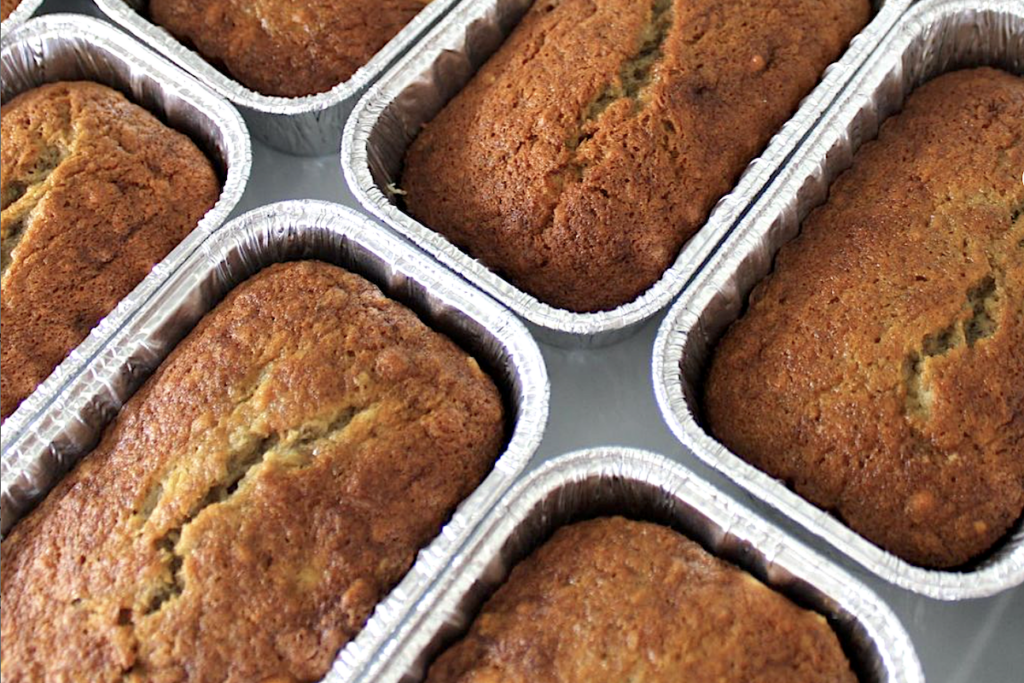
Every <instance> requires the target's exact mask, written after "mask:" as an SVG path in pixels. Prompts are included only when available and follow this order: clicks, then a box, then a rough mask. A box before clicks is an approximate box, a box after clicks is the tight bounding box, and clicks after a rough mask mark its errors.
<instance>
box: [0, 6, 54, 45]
mask: <svg viewBox="0 0 1024 683" xmlns="http://www.w3.org/2000/svg"><path fill="white" fill-rule="evenodd" d="M42 4H43V0H21V2H20V3H18V6H17V7H15V8H14V11H13V12H11V13H10V15H8V17H7V18H6V19H4V21H3V23H2V24H0V33H3V35H5V36H6V35H7V32H8V31H13V30H14V29H15V28H16V27H17V26H19V25H20V24H22V23H24V22H26V21H28V18H29V17H31V16H32V15H33V14H35V13H36V10H38V9H39V6H40V5H42Z"/></svg>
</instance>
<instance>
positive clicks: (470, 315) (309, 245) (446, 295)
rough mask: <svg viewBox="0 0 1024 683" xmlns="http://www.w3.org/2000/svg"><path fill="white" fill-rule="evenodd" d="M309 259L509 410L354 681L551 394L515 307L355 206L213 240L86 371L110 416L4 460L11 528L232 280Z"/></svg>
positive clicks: (341, 673)
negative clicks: (457, 362) (425, 331)
mask: <svg viewBox="0 0 1024 683" xmlns="http://www.w3.org/2000/svg"><path fill="white" fill-rule="evenodd" d="M311 258H313V259H322V260H325V261H330V262H332V263H336V264H338V265H340V266H342V267H344V268H347V269H349V270H351V271H352V272H355V273H358V274H360V275H362V276H363V277H366V278H367V279H369V280H370V281H372V282H374V284H376V285H377V286H379V287H380V288H381V289H382V290H383V291H384V293H385V294H386V295H388V296H389V297H392V298H394V299H396V300H398V301H400V302H402V303H403V304H405V305H406V306H409V307H410V308H411V309H413V310H414V311H415V312H416V313H417V314H418V315H419V316H420V317H421V318H422V319H423V320H424V321H425V322H426V323H427V324H429V325H430V326H431V327H433V328H434V329H437V330H439V331H441V332H444V333H445V334H447V335H448V336H449V337H451V338H452V339H454V340H455V341H457V342H458V343H459V344H460V345H461V346H462V347H463V348H465V349H466V350H467V351H468V352H470V353H472V354H473V355H474V356H475V357H476V358H477V359H478V360H479V361H480V363H481V366H482V367H483V368H484V369H485V370H487V371H489V372H490V373H491V375H492V376H493V377H494V378H495V381H496V382H497V383H498V385H499V387H500V388H501V389H502V393H503V396H504V399H505V404H506V407H507V408H508V409H509V413H510V418H511V419H510V422H509V423H510V425H511V429H510V430H509V431H510V433H511V434H510V438H509V442H508V445H507V447H506V448H505V451H504V452H503V453H502V454H501V456H500V457H499V458H498V460H497V461H496V462H495V465H494V469H493V470H492V471H491V473H490V474H489V475H488V476H487V478H486V479H485V480H484V481H483V482H482V483H481V484H480V486H478V487H477V489H476V490H475V491H474V492H473V493H472V494H471V495H470V496H469V497H468V498H466V500H464V501H463V502H462V503H461V505H460V506H459V508H458V510H457V511H456V512H455V514H454V516H453V517H452V518H451V520H449V522H448V523H447V524H446V525H445V526H444V528H443V529H442V530H441V533H440V534H439V535H438V536H437V537H436V538H435V539H434V540H433V541H432V542H431V543H430V544H429V545H428V546H427V547H426V548H424V549H423V550H421V551H420V553H419V555H418V557H417V560H416V563H415V564H414V565H413V567H412V569H410V570H409V573H408V574H406V576H405V578H403V579H402V581H401V582H400V583H399V584H398V586H396V587H395V589H394V590H393V591H391V593H390V594H389V595H388V597H386V598H385V599H384V600H382V601H381V602H380V603H379V604H378V605H377V608H376V610H375V611H374V613H373V615H372V616H371V617H370V619H369V621H368V622H367V624H366V626H365V628H363V630H362V632H360V634H359V635H358V636H357V637H356V638H355V639H353V640H352V641H351V642H350V643H349V644H348V645H347V646H346V647H345V648H343V649H342V651H341V653H340V654H339V656H338V659H337V661H336V662H335V664H334V667H333V668H332V670H331V673H330V675H329V676H328V678H327V680H331V681H350V680H353V679H354V677H355V676H356V674H357V673H358V672H359V671H360V669H361V668H362V667H363V666H365V664H366V663H367V661H368V660H369V658H370V656H371V655H372V653H373V652H374V651H376V649H377V648H378V647H380V645H381V644H382V643H383V642H384V641H385V640H386V638H387V637H388V636H389V635H390V633H391V632H392V631H393V630H394V628H395V627H396V625H397V624H398V623H399V622H400V621H401V620H402V619H403V618H404V617H405V615H406V614H407V613H408V612H409V610H410V609H411V608H412V606H413V605H414V604H415V602H416V601H417V600H418V599H419V597H420V596H421V594H422V593H423V591H424V590H425V589H426V587H427V586H428V585H429V584H430V583H432V582H433V581H434V580H435V579H436V576H437V575H438V574H439V573H440V571H441V569H442V568H443V567H445V566H446V565H447V564H448V563H449V561H450V560H451V557H452V555H453V554H454V552H455V551H456V550H457V548H458V547H459V546H460V545H461V544H462V543H463V542H464V541H465V539H466V537H467V536H468V534H469V532H470V530H471V529H472V528H473V527H474V526H475V524H476V523H477V522H478V521H479V518H481V517H482V516H483V514H484V512H485V511H486V510H488V509H490V508H491V507H492V505H493V504H494V502H495V501H496V500H497V499H498V497H499V496H500V495H501V494H502V493H503V492H504V490H505V489H506V488H508V487H509V486H510V485H511V483H512V481H513V480H514V479H515V478H516V476H518V474H519V473H520V472H522V470H523V469H524V468H525V466H526V464H527V462H528V461H529V460H530V458H531V456H532V455H533V453H534V451H535V450H536V448H537V445H538V444H539V443H540V440H541V436H542V434H543V432H544V426H545V424H546V423H547V414H548V396H549V386H548V378H547V371H546V369H545V366H544V361H543V359H542V357H541V354H540V349H539V348H538V347H537V344H536V343H535V342H534V341H533V339H531V338H530V335H529V333H528V332H527V331H526V328H525V327H524V326H523V324H522V323H520V322H519V321H518V320H517V319H516V318H515V316H513V315H512V314H511V313H510V312H509V311H507V310H506V309H505V308H503V307H501V306H499V305H498V304H497V303H496V302H494V301H493V300H491V299H490V298H489V297H486V296H484V295H482V294H480V293H479V292H477V291H476V290H474V289H473V288H471V287H470V286H468V285H467V284H466V283H465V282H463V281H462V280H460V279H459V278H458V277H456V276H455V275H454V274H452V273H451V272H449V271H448V270H447V269H445V268H443V267H442V266H440V265H438V264H437V263H435V262H433V261H432V260H430V259H429V258H427V257H426V256H425V255H423V254H421V253H419V252H417V251H416V250H415V249H413V248H412V247H410V246H408V245H406V244H405V243H403V242H401V241H400V240H399V239H398V238H396V237H393V236H391V235H389V234H387V233H386V232H385V231H382V230H381V229H380V227H379V226H377V225H375V224H374V223H373V222H372V221H370V220H369V219H368V218H366V217H364V216H363V215H361V214H359V213H357V212H355V211H353V210H351V209H347V208H345V207H342V206H339V205H337V204H331V203H328V202H318V201H293V202H284V203H281V204H273V205H270V206H266V207H263V208H260V209H256V210H255V211H251V212H249V213H247V214H245V215H244V216H241V217H240V218H237V219H235V220H234V221H232V222H231V223H230V224H228V225H227V226H225V227H224V228H223V229H221V230H219V231H218V232H217V233H216V234H214V235H213V236H212V237H211V238H210V239H208V240H207V241H206V242H204V243H203V245H202V246H201V247H200V248H199V249H198V250H196V251H195V252H194V253H193V254H192V255H191V256H190V257H189V259H188V261H186V263H184V264H183V266H182V268H180V269H179V270H178V271H177V272H176V273H175V274H174V275H173V276H172V278H171V279H170V280H169V281H168V282H167V283H166V284H165V285H164V286H163V287H161V289H160V291H159V292H157V294H156V295H155V296H154V297H153V298H152V299H151V300H150V301H148V302H147V303H146V305H145V306H144V307H143V309H142V310H141V311H140V312H139V314H138V315H137V316H135V317H134V318H133V319H132V320H131V322H130V323H129V324H128V325H127V326H125V327H124V328H123V329H122V330H120V331H119V333H118V335H117V336H116V337H115V338H114V339H113V340H112V341H111V343H110V344H108V345H107V346H106V347H105V348H104V349H103V350H102V352H101V353H100V354H99V355H98V356H97V357H96V358H95V359H94V360H93V362H92V363H91V364H90V365H89V367H88V368H87V369H86V371H85V372H83V373H82V374H81V375H80V376H79V377H77V378H76V380H75V383H74V385H73V390H74V391H75V392H78V393H81V394H85V395H88V396H90V397H91V402H93V403H102V404H104V405H106V406H108V409H107V410H105V411H103V413H102V419H97V416H96V415H80V416H67V417H66V418H65V420H64V430H63V431H62V432H60V433H59V434H57V435H56V436H55V437H54V438H53V440H51V441H49V442H44V441H42V440H41V439H38V438H36V439H30V440H27V441H26V442H25V443H24V444H23V445H22V448H21V449H20V450H18V451H16V452H15V453H12V454H10V455H11V457H10V458H9V459H8V458H5V459H4V462H3V488H2V497H0V512H2V529H3V531H4V532H5V533H6V531H7V529H8V528H9V527H10V526H11V525H12V524H14V523H15V522H16V521H17V520H18V519H19V518H20V517H21V516H22V515H23V514H24V513H25V512H26V511H27V510H28V509H29V508H30V507H31V506H32V505H33V504H34V503H35V502H36V501H38V500H39V499H41V498H42V496H43V495H45V493H46V491H48V490H49V488H50V487H51V486H53V484H54V483H56V481H57V480H58V479H59V478H60V477H61V476H62V474H63V472H64V471H66V469H67V468H68V467H70V466H71V465H72V464H73V463H74V462H75V461H77V459H78V458H79V457H81V456H82V455H83V454H85V453H87V452H88V451H89V450H90V449H91V448H92V447H93V446H94V445H95V443H96V442H97V441H98V439H99V437H100V435H101V433H102V431H103V429H104V428H105V427H106V425H107V424H108V423H109V422H110V421H111V420H112V419H113V417H114V416H115V415H116V413H117V410H118V409H119V408H120V406H121V405H122V404H123V403H124V402H125V401H126V400H127V399H128V398H129V397H130V396H131V395H132V393H134V391H135V390H136V389H137V388H138V386H139V385H140V384H141V383H142V382H143V381H144V380H145V378H146V377H148V376H149V375H150V374H151V373H152V371H153V370H154V369H155V368H156V367H157V366H158V365H159V364H160V363H161V361H163V359H164V358H165V357H166V356H167V355H168V354H169V353H170V352H171V350H172V349H173V348H174V346H175V344H177V342H178V341H179V340H180V339H181V338H182V337H183V336H185V335H186V334H187V333H188V332H189V331H190V330H191V329H192V328H193V327H194V326H195V324H196V323H197V322H198V320H199V319H200V318H201V317H202V316H203V315H204V314H206V313H207V312H208V311H210V310H211V309H212V308H213V307H214V306H215V305H216V304H217V303H218V302H219V301H220V300H221V299H222V298H223V297H224V295H225V294H226V293H227V292H228V291H229V290H230V289H231V288H233V287H234V286H235V285H237V284H238V283H239V282H241V281H242V280H244V279H246V278H247V277H249V276H251V275H253V274H254V273H256V272H257V271H259V270H260V269H262V268H264V267H266V266H268V265H270V264H272V263H276V262H280V261H287V260H293V259H311Z"/></svg>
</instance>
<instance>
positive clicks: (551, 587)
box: [427, 517, 856, 683]
mask: <svg viewBox="0 0 1024 683" xmlns="http://www.w3.org/2000/svg"><path fill="white" fill-rule="evenodd" d="M684 680H685V681H719V682H720V683H731V682H735V683H740V682H743V683H746V682H747V681H760V682H761V683H773V682H778V683H791V682H792V681H801V682H802V683H814V682H815V681H821V682H822V683H825V682H827V683H853V682H855V681H856V678H855V677H854V675H853V673H852V672H851V671H850V665H849V662H848V661H847V660H846V657H845V655H844V654H843V651H842V648H841V647H840V645H839V641H838V639H837V638H836V635H835V633H833V632H832V630H831V628H829V626H828V622H826V621H825V619H824V618H822V617H821V616H820V615H818V614H815V613H814V612H809V611H807V610H804V609H801V608H799V607H797V606H796V605H795V604H793V603H792V602H790V601H789V600H787V599H786V598H785V597H783V596H781V595H779V594H778V593H775V592H773V591H771V590H769V589H768V588H766V587H765V586H764V585H763V584H761V583H760V582H758V581H757V580H756V579H754V578H753V577H751V576H750V575H749V574H747V573H746V572H743V571H741V570H739V569H737V568H736V567H734V566H732V565H730V564H727V563H725V562H723V561H721V560H719V559H717V558H715V557H713V556H711V555H710V554H708V553H707V552H706V551H705V550H704V549H703V548H701V547H700V546H699V545H697V544H696V543H694V542H693V541H691V540H689V539H687V538H685V537H684V536H681V535H680V534H678V533H676V532H674V531H672V530H671V529H668V528H667V527H663V526H660V525H658V524H650V523H646V522H634V521H629V520H626V519H623V518H621V517H607V518H600V519H595V520H591V521H587V522H581V523H578V524H572V525H570V526H567V527H563V528H561V529H559V530H558V531H557V532H556V533H555V535H554V537H553V538H552V539H551V540H550V541H548V542H547V543H545V544H544V545H543V546H541V547H540V548H539V549H538V550H537V551H535V552H534V553H533V554H532V555H531V556H530V557H528V558H527V559H525V560H524V561H522V562H521V563H519V564H518V565H517V566H516V567H515V568H514V569H513V570H512V574H511V575H510V577H509V579H508V581H507V582H506V583H505V584H504V585H503V586H502V587H501V588H499V589H498V591H497V592H496V593H495V594H494V596H493V597H492V598H491V599H490V600H488V601H487V603H486V604H485V605H484V607H483V610H482V612H481V613H480V615H479V616H477V618H476V620H475V621H474V622H473V625H472V626H471V628H470V631H469V633H468V634H467V635H466V636H465V638H463V639H462V640H461V641H460V642H458V643H457V644H455V645H454V646H453V647H451V648H450V649H449V650H447V651H446V652H444V653H443V654H442V655H441V656H440V657H439V658H438V660H437V661H436V662H435V663H434V664H433V666H431V668H430V672H429V675H428V676H427V683H498V682H501V683H535V682H538V681H559V682H560V683H621V682H622V681H635V682H636V683H662V682H664V683H676V682H677V681H684Z"/></svg>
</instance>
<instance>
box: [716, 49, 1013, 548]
mask: <svg viewBox="0 0 1024 683" xmlns="http://www.w3.org/2000/svg"><path fill="white" fill-rule="evenodd" d="M1022 172H1024V78H1021V77H1020V76H1014V75H1011V74H1009V73H1006V72H1002V71H996V70H993V69H988V68H983V69H975V70H967V71H960V72H954V73H950V74H947V75H944V76H941V77H940V78H937V79H935V80H934V81H932V82H930V83H928V84H926V85H924V86H922V87H921V88H919V89H918V90H917V91H916V92H914V93H913V94H911V96H910V97H909V98H908V100H907V102H906V107H905V109H904V111H903V113H902V114H900V115H898V116H895V117H893V118H892V119H890V120H889V121H887V122H886V123H885V124H884V126H883V127H882V130H881V133H880V135H879V137H878V140H877V141H875V142H870V143H868V144H865V145H864V146H863V147H862V148H861V149H860V151H859V152H858V153H857V155H856V157H855V159H854V163H853V168H852V169H850V170H849V171H847V172H846V173H844V174H843V175H842V176H840V177H839V179H838V180H837V181H836V182H835V183H834V184H833V186H832V190H831V196H830V197H829V200H828V202H827V203H826V204H825V205H823V206H821V207H819V208H818V209H816V210H815V211H814V212H813V213H812V214H811V215H810V216H809V217H808V218H807V220H806V221H804V224H803V229H802V234H801V236H800V237H798V238H797V239H796V240H794V241H793V242H791V243H790V244H788V245H786V246H785V247H783V248H782V250H781V251H780V252H779V256H778V259H777V261H776V267H775V271H774V273H773V274H772V275H770V276H769V277H768V278H767V279H766V280H765V281H764V282H762V283H761V284H760V285H758V287H757V288H756V289H755V290H754V292H753V294H752V295H751V300H750V308H749V311H748V312H747V313H746V315H744V316H743V317H742V318H741V319H740V320H739V321H738V322H736V323H735V324H734V325H733V326H732V328H731V329H730V330H729V331H728V333H727V334H726V336H725V338H724V339H723V340H722V341H721V343H720V344H719V346H718V348H717V351H716V352H715V356H714V360H713V363H712V365H711V370H710V375H709V378H708V381H707V383H706V411H707V417H708V422H709V425H710V428H711V431H712V432H713V433H714V434H715V435H716V436H717V437H718V438H719V439H720V440H721V441H722V442H723V443H724V444H725V445H726V446H728V447H729V448H730V450H732V451H733V452H735V453H736V454H737V455H739V456H740V457H742V458H745V459H746V460H748V461H749V462H750V463H752V464H753V465H755V466H756V467H758V468H760V469H762V470H764V471H766V472H768V473H769V474H771V475H773V476H775V477H779V478H780V479H783V480H784V481H786V482H787V483H788V484H789V485H791V486H792V487H793V488H794V489H795V490H796V492H797V493H799V494H800V495H802V496H803V497H805V498H806V499H808V500H809V501H811V502H812V503H814V504H815V505H818V506H820V507H822V508H825V509H826V510H829V511H831V512H833V513H835V514H836V515H837V516H839V517H840V518H841V519H842V520H843V521H845V522H846V523H847V524H848V525H849V526H850V527H851V528H853V529H854V530H855V531H857V532H859V533H861V534H863V535H864V536H865V537H867V538H868V539H870V540H871V541H873V542H874V543H876V544H878V545H880V546H881V547H883V548H885V549H886V550H889V551H890V552H892V553H895V554H896V555H898V556H899V557H902V558H903V559H905V560H907V561H909V562H912V563H914V564H918V565H922V566H926V567H944V568H946V567H955V566H958V565H962V564H964V563H965V562H967V561H969V560H971V559H972V558H975V557H977V556H978V555H979V554H980V553H983V552H985V551H986V550H987V549H988V548H990V547H991V546H992V545H993V544H994V543H995V542H996V541H997V540H998V539H1000V537H1002V536H1003V535H1004V534H1005V533H1006V532H1007V530H1008V529H1009V528H1010V527H1011V526H1012V525H1013V524H1014V523H1015V522H1016V521H1017V520H1019V519H1020V517H1021V512H1022V510H1024V457H1022V456H1024V218H1022V217H1021V215H1022V212H1024V185H1022V184H1021V173H1022Z"/></svg>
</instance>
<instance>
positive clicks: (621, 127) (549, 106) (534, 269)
mask: <svg viewBox="0 0 1024 683" xmlns="http://www.w3.org/2000/svg"><path fill="white" fill-rule="evenodd" d="M869 16H870V3H869V2H868V0H827V1H822V0H777V1H776V2H770V3H766V2H763V1H762V0H726V1H724V2H723V1H721V0H674V1H673V0H538V1H537V2H536V3H534V5H533V7H532V9H531V10H530V11H529V12H528V13H527V14H526V16H525V17H524V18H523V20H522V21H521V22H520V24H519V26H517V27H516V29H515V30H514V31H513V32H512V34H511V35H510V36H509V38H508V39H507V40H506V41H505V42H504V44H503V45H502V46H501V48H500V49H499V50H498V52H497V53H496V54H495V55H494V56H493V57H491V59H490V60H488V62H487V63H486V64H485V65H484V66H483V67H482V68H481V69H480V71H479V72H478V73H477V75H476V76H475V77H474V78H473V80H471V81H470V82H469V84H468V85H467V86H466V87H465V88H464V89H463V90H462V91H461V92H460V93H459V94H458V95H457V96H456V97H455V98H454V99H452V100H451V102H449V103H448V105H447V106H446V107H445V108H444V109H443V110H442V111H441V113H440V114H438V116H437V117H436V118H435V119H434V120H433V121H432V122H430V123H429V124H427V125H426V126H425V127H424V128H423V130H422V132H421V133H420V135H419V137H418V138H417V139H416V140H415V141H414V142H413V144H412V146H411V147H410V149H409V151H408V154H407V156H406V159H405V169H404V172H403V174H402V179H401V185H402V189H403V190H404V191H405V192H406V193H407V195H406V196H405V200H406V202H407V205H408V208H409V210H410V212H411V213H412V214H413V215H414V216H415V217H416V218H417V219H418V220H420V221H422V222H423V223H424V224H425V225H427V226H429V227H431V228H432V229H434V230H437V231H439V232H441V233H443V234H444V235H445V236H446V237H447V238H448V239H450V240H451V241H452V242H453V243H455V244H456V245H458V246H459V247H461V248H463V249H465V250H466V251H467V252H468V253H469V254H471V255H472V256H473V257H475V258H478V259H480V260H481V261H482V262H483V263H484V264H486V265H487V266H488V267H490V268H491V269H493V270H495V271H497V272H499V273H500V274H501V275H502V276H503V277H507V278H508V279H509V280H510V281H511V282H512V283H513V284H515V285H516V286H518V287H520V288H522V289H523V290H525V291H527V292H529V293H530V294H533V295H534V296H536V297H537V298H539V299H540V300H542V301H544V302H546V303H548V304H550V305H552V306H555V307H558V308H565V309H569V310H573V311H597V310H603V309H610V308H614V307H616V306H619V305H621V304H624V303H627V302H629V301H631V300H633V299H635V298H636V297H637V296H639V295H640V294H641V293H642V292H643V291H645V290H646V289H648V288H649V287H650V286H651V285H652V284H654V283H655V282H656V281H657V280H658V278H660V277H661V275H662V274H663V273H664V271H665V270H666V269H667V268H668V267H669V266H670V265H671V264H672V262H673V261H674V260H675V258H676V256H677V255H678V254H679V250H680V249H681V248H682V245H683V243H684V242H686V240H688V239H689V238H690V236H691V235H693V233H694V232H696V231H697V229H698V228H699V227H700V226H701V225H703V223H704V222H705V220H706V219H707V217H708V214H709V213H710V211H711V208H712V206H713V205H714V204H715V202H716V201H717V200H718V199H719V198H720V197H721V196H722V195H724V194H726V193H727V192H728V191H729V190H730V188H732V187H733V185H734V184H735V183H736V181H737V179H738V177H739V175H740V173H741V172H742V171H743V169H744V167H745V166H746V165H747V163H748V162H750V160H751V159H753V158H754V157H755V156H756V155H757V154H758V153H759V152H760V151H761V150H762V149H763V148H764V147H765V145H766V144H767V143H768V140H769V138H770V137H771V135H772V134H773V133H774V132H775V131H777V130H778V129H779V128H780V127H781V126H782V124H783V123H784V122H785V121H786V119H788V118H789V117H790V116H791V115H792V113H793V112H794V111H795V110H796V108H797V105H798V103H799V102H800V100H801V98H803V97H804V96H805V95H806V94H807V93H808V92H810V90H811V89H812V88H813V87H814V85H815V83H817V81H818V79H819V77H820V76H821V73H822V72H823V71H824V70H825V67H826V66H828V64H830V63H831V62H832V61H834V60H835V59H836V58H837V57H838V56H839V55H840V54H841V53H842V51H843V49H844V48H845V46H846V44H847V43H848V42H849V41H850V39H851V38H852V37H853V36H854V35H855V34H856V33H857V32H858V31H859V30H860V28H861V27H862V26H864V25H865V23H866V22H867V21H868V18H869Z"/></svg>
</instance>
